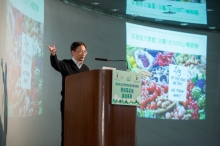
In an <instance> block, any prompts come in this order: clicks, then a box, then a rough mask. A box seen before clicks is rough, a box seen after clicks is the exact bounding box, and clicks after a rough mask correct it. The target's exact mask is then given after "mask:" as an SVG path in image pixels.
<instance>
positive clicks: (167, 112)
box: [126, 23, 207, 120]
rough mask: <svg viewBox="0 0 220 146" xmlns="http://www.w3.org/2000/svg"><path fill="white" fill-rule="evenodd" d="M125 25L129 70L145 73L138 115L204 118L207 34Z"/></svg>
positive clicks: (167, 117)
mask: <svg viewBox="0 0 220 146" xmlns="http://www.w3.org/2000/svg"><path fill="white" fill-rule="evenodd" d="M126 25H127V48H126V52H127V56H126V58H127V61H128V66H129V70H130V71H132V72H136V73H141V74H142V91H141V97H142V101H141V106H139V107H137V116H138V117H143V118H156V119H178V120H197V119H200V120H203V119H205V112H206V111H205V102H206V39H207V38H206V36H204V35H196V34H187V33H181V32H175V31H168V30H162V29H156V28H151V27H144V26H140V25H135V24H131V23H127V24H126Z"/></svg>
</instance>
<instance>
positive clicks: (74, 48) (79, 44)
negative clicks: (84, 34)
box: [70, 42, 86, 51]
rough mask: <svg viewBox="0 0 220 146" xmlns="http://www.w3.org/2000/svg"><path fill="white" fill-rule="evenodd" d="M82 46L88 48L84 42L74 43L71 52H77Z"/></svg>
mask: <svg viewBox="0 0 220 146" xmlns="http://www.w3.org/2000/svg"><path fill="white" fill-rule="evenodd" d="M81 45H83V46H85V48H86V45H85V44H84V43H83V42H73V43H72V45H71V46H70V51H76V49H77V48H78V47H79V46H81Z"/></svg>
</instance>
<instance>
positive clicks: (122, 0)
mask: <svg viewBox="0 0 220 146" xmlns="http://www.w3.org/2000/svg"><path fill="white" fill-rule="evenodd" d="M62 1H64V2H65V3H69V4H73V5H77V6H79V7H82V8H86V9H89V10H92V11H95V12H99V13H104V14H107V15H110V16H115V17H120V18H125V19H132V20H136V21H140V22H148V23H154V24H159V25H168V26H172V27H181V28H190V29H198V30H206V31H215V32H220V1H219V0H161V1H163V2H164V3H166V4H167V5H165V6H166V10H167V11H165V12H159V13H166V14H167V15H166V16H167V17H171V16H176V15H174V14H173V12H172V11H170V7H172V4H174V3H173V2H175V3H178V4H179V5H178V6H179V7H180V6H182V5H185V4H187V5H188V4H196V6H200V5H199V4H200V3H199V2H200V1H203V2H204V4H206V7H205V5H203V6H204V8H202V11H203V12H204V13H207V23H203V24H196V23H195V22H185V21H182V20H183V19H184V18H186V17H185V16H184V17H181V18H180V19H179V20H177V19H176V18H174V19H173V20H171V19H169V20H168V19H166V18H165V19H161V18H160V19H156V15H155V14H154V13H150V16H149V17H148V16H146V17H144V16H143V14H144V13H146V14H147V13H148V11H146V10H144V11H145V12H144V13H142V15H136V14H126V6H129V5H130V3H129V4H127V2H126V0H62ZM129 1H133V2H134V3H145V4H146V3H149V2H150V1H151V2H154V1H153V0H129ZM157 1H158V0H157ZM180 1H181V2H180ZM184 1H196V2H197V3H192V2H184ZM198 1H199V2H198ZM193 6H195V5H193ZM186 8H187V7H186V6H185V9H186ZM135 9H136V10H135ZM168 9H169V10H168ZM134 10H135V11H138V8H137V7H135V8H134ZM170 12H171V13H170ZM154 16H155V18H153V17H154ZM150 17H151V18H150ZM178 17H179V16H178ZM203 18H205V17H201V18H200V19H203ZM192 20H195V19H192ZM203 20H204V19H203ZM203 20H202V21H203Z"/></svg>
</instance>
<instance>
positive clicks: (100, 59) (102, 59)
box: [95, 58, 128, 69]
mask: <svg viewBox="0 0 220 146" xmlns="http://www.w3.org/2000/svg"><path fill="white" fill-rule="evenodd" d="M95 60H98V61H125V62H126V66H127V69H128V62H127V60H109V59H106V58H95Z"/></svg>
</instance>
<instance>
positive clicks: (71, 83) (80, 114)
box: [64, 70, 136, 146]
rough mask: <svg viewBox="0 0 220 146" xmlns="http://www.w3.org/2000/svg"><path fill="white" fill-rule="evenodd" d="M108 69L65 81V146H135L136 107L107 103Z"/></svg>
mask: <svg viewBox="0 0 220 146" xmlns="http://www.w3.org/2000/svg"><path fill="white" fill-rule="evenodd" d="M111 92H112V71H111V70H92V71H88V72H83V73H78V74H74V75H71V76H67V77H66V80H65V112H64V113H65V116H64V118H65V119H64V145H65V146H135V145H136V144H135V143H136V142H135V141H136V130H135V125H136V107H135V106H123V105H113V104H111V97H112V95H111Z"/></svg>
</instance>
